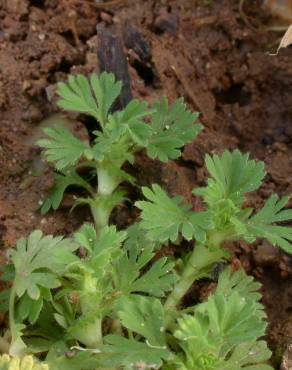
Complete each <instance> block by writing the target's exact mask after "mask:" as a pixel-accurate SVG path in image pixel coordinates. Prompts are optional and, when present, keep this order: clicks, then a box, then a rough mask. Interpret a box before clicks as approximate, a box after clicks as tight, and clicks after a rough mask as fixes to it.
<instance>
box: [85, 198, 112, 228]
mask: <svg viewBox="0 0 292 370" xmlns="http://www.w3.org/2000/svg"><path fill="white" fill-rule="evenodd" d="M90 210H91V213H92V216H93V220H94V224H95V228H96V231H97V232H98V231H99V230H101V229H102V228H103V227H104V226H106V225H108V222H109V217H110V214H111V211H112V209H111V208H109V207H104V206H103V205H102V204H96V203H93V204H91V205H90Z"/></svg>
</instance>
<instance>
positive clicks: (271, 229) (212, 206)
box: [136, 150, 292, 323]
mask: <svg viewBox="0 0 292 370" xmlns="http://www.w3.org/2000/svg"><path fill="white" fill-rule="evenodd" d="M206 166H207V168H208V171H209V173H210V178H209V179H208V184H207V186H206V187H203V188H199V189H195V190H194V194H195V195H198V196H200V197H202V198H203V200H204V202H205V204H206V206H207V208H206V210H205V211H201V212H193V211H192V210H191V207H190V206H187V205H185V204H184V203H183V200H182V198H181V197H176V198H173V199H171V198H169V197H168V196H167V194H166V193H165V192H164V190H162V189H161V188H160V186H158V185H153V186H152V189H151V188H143V193H144V195H145V197H146V198H147V201H139V202H137V203H136V205H137V207H138V208H140V209H141V210H142V214H141V217H142V222H141V227H142V228H144V229H145V230H146V231H147V236H148V237H149V239H151V240H159V241H161V242H167V241H168V240H170V241H175V240H176V239H177V238H178V236H179V234H182V236H183V237H184V238H186V239H187V240H195V241H196V246H195V247H194V249H193V252H192V253H191V254H190V256H189V258H188V259H187V261H186V263H185V266H184V269H183V272H182V274H181V276H180V277H179V279H178V282H177V283H176V285H175V287H174V289H173V291H172V293H171V294H170V295H169V296H168V298H167V301H166V304H165V308H166V309H167V310H168V314H167V318H166V320H167V322H168V323H171V321H172V320H173V317H172V316H173V312H175V308H176V306H177V305H178V304H179V302H180V300H181V298H182V297H183V296H184V295H185V294H186V292H187V291H188V289H189V288H190V286H191V285H192V284H193V282H194V281H195V280H197V279H200V278H202V277H206V276H209V273H210V271H211V270H212V268H213V266H214V264H215V263H216V262H219V261H221V260H224V259H228V256H229V255H228V253H227V251H225V250H224V249H222V244H223V243H224V242H226V241H237V240H244V241H246V242H247V243H252V242H253V241H255V240H256V238H265V239H267V240H268V241H269V242H270V243H271V244H273V245H275V246H278V247H280V248H281V249H283V250H284V251H286V252H289V253H292V246H291V244H290V242H291V241H292V228H291V227H289V226H280V225H277V223H278V222H286V221H290V220H292V210H290V209H289V210H283V208H284V207H285V205H286V204H287V203H288V197H284V198H282V199H279V198H278V197H277V196H276V195H272V196H271V197H270V198H269V199H268V200H267V202H266V203H265V205H264V206H263V208H262V209H261V210H260V211H258V212H257V213H255V212H254V210H253V209H252V208H245V207H244V200H245V195H246V193H248V192H251V191H254V190H256V189H258V188H259V187H260V185H261V183H262V179H263V177H264V175H265V171H264V164H263V163H262V162H256V161H254V160H250V159H249V156H248V155H247V154H244V155H243V154H241V153H240V152H239V151H238V150H235V151H234V152H229V151H225V152H224V153H223V154H222V155H221V156H218V155H214V156H213V157H210V156H209V155H207V156H206Z"/></svg>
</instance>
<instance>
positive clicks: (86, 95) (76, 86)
mask: <svg viewBox="0 0 292 370" xmlns="http://www.w3.org/2000/svg"><path fill="white" fill-rule="evenodd" d="M121 88H122V84H121V82H116V81H115V78H114V76H113V74H111V73H109V74H108V73H103V74H101V75H100V77H99V78H98V76H97V75H95V74H93V75H92V76H91V77H90V81H89V80H88V79H87V78H86V77H85V76H82V75H77V76H69V79H68V84H65V83H62V82H61V83H59V85H58V94H59V95H60V97H61V99H60V100H59V102H58V105H59V106H60V107H61V108H64V109H66V110H71V111H75V112H82V113H87V114H89V115H91V116H93V117H95V118H96V119H97V120H98V121H99V122H100V124H101V125H104V124H105V120H106V116H107V114H108V111H109V109H110V107H111V106H112V104H113V103H114V101H115V100H116V98H117V97H118V96H119V95H120V92H121Z"/></svg>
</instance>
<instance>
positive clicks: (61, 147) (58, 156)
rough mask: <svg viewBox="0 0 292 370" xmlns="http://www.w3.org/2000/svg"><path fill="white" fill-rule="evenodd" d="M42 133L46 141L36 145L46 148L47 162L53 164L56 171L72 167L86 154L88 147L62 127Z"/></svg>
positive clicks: (43, 140) (42, 140)
mask: <svg viewBox="0 0 292 370" xmlns="http://www.w3.org/2000/svg"><path fill="white" fill-rule="evenodd" d="M44 132H45V134H46V135H47V136H48V139H41V140H39V141H38V145H39V146H41V147H42V148H46V158H47V160H48V161H49V162H54V163H55V166H56V169H57V170H58V171H62V170H64V169H66V168H68V167H72V166H74V165H75V164H76V163H77V162H78V160H79V159H80V158H81V156H82V155H83V154H86V150H89V145H86V143H85V142H83V141H81V140H79V139H77V138H76V137H75V136H74V135H73V134H72V133H71V132H70V131H69V130H68V129H66V128H64V127H62V126H61V127H55V128H53V129H52V128H46V129H44Z"/></svg>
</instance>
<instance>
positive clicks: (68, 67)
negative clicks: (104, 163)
mask: <svg viewBox="0 0 292 370" xmlns="http://www.w3.org/2000/svg"><path fill="white" fill-rule="evenodd" d="M92 3H94V1H93V0H92V1H90V0H78V1H77V0H70V1H66V0H63V1H61V0H30V1H28V0H9V1H5V0H0V121H1V124H0V179H1V180H0V247H1V253H2V254H3V255H4V254H5V250H6V249H7V248H8V247H11V246H13V245H14V244H15V242H16V240H17V239H18V238H19V237H21V236H25V235H27V234H28V233H29V232H30V231H32V230H33V229H35V228H41V229H42V230H43V231H44V232H45V233H54V234H69V233H71V232H72V231H73V230H76V229H77V228H78V226H79V225H80V223H81V222H83V221H84V220H86V219H89V214H88V213H87V212H86V210H83V209H76V210H74V211H73V212H72V213H70V214H69V216H68V211H69V209H70V207H71V205H72V197H71V196H70V195H68V196H67V197H66V199H65V201H64V202H63V204H62V207H61V209H60V210H59V211H57V212H55V213H50V214H48V215H46V216H41V215H40V212H39V207H40V204H41V203H42V201H43V199H44V198H45V197H46V195H47V193H48V190H49V188H50V187H51V185H52V181H53V176H52V175H53V174H52V170H51V169H50V168H48V167H47V166H46V165H45V164H44V163H43V162H42V161H41V158H40V152H39V149H38V148H36V147H35V146H34V145H33V143H34V142H35V140H36V139H37V138H38V137H39V135H40V132H41V127H42V125H43V123H42V124H40V123H41V122H42V121H43V120H44V119H45V118H47V117H50V116H51V115H53V114H55V113H56V112H58V109H57V107H56V105H55V97H54V91H55V85H56V82H57V81H61V80H65V79H66V78H67V76H68V74H70V73H86V74H87V73H90V72H93V71H96V72H98V71H99V67H100V61H99V58H98V46H99V45H98V42H99V40H98V36H97V32H104V30H106V31H109V32H113V33H114V34H116V35H117V36H118V37H120V38H121V40H122V41H123V45H124V50H125V53H126V54H127V60H128V68H129V73H130V77H131V88H132V93H133V95H134V96H135V97H138V98H141V99H146V100H148V101H150V102H151V101H153V100H155V99H157V98H158V97H161V96H163V95H166V96H167V97H168V98H169V99H170V100H171V101H173V100H174V99H176V98H177V97H179V96H184V97H185V99H186V101H187V103H188V105H189V107H190V108H192V109H194V110H197V111H200V112H201V121H202V123H203V124H204V126H205V130H204V132H203V133H202V134H201V135H200V137H199V139H198V140H196V141H195V142H194V143H192V144H190V145H188V146H187V147H186V148H185V150H184V153H183V157H182V158H181V159H180V160H178V161H176V162H173V163H169V164H166V165H161V164H160V163H157V162H155V161H151V160H149V159H147V158H146V157H145V156H144V155H143V153H142V154H141V155H139V156H138V158H137V161H136V164H135V165H134V168H132V169H131V170H132V171H134V173H135V175H136V176H137V177H138V183H139V184H140V185H145V184H151V183H153V182H158V183H160V184H162V185H163V186H164V187H165V188H166V189H167V190H168V191H169V192H170V193H171V194H182V195H184V196H185V197H186V199H187V200H188V201H190V202H192V204H193V205H194V207H196V199H195V198H193V197H192V195H191V190H192V189H193V188H194V187H196V186H199V185H202V184H204V182H205V179H206V171H205V169H204V166H203V160H204V155H205V154H206V153H212V152H215V151H216V152H222V151H223V150H224V149H234V148H239V149H240V150H242V151H248V152H250V153H251V156H252V157H253V158H257V159H260V160H264V161H265V163H266V169H267V176H266V179H265V183H264V185H263V186H262V188H261V189H260V191H259V192H258V193H257V195H253V196H251V197H250V203H251V204H252V205H253V206H260V205H261V204H262V203H263V201H264V199H266V198H267V197H268V196H269V195H270V194H271V193H273V192H277V193H278V194H279V195H289V194H291V192H292V181H291V180H292V94H291V86H292V63H291V49H287V50H283V51H281V52H280V53H279V55H278V56H271V55H269V54H268V51H275V49H276V45H277V42H278V35H279V34H277V33H272V32H268V31H266V32H256V31H255V30H254V29H253V28H251V27H250V26H249V25H248V24H247V23H246V22H245V21H244V18H243V16H242V13H240V11H239V4H238V3H239V2H238V1H235V0H234V1H232V0H220V1H206V0H200V1H199V0H197V1H196V0H180V1H175V0H164V1H163V0H161V1H158V0H157V1H155V0H148V1H142V0H136V1H131V0H128V1H120V2H118V3H117V4H115V2H110V3H109V4H108V5H107V6H102V5H101V3H100V2H98V1H96V2H95V4H97V5H96V6H93V5H92ZM252 3H253V5H252V7H251V8H249V7H247V8H245V9H244V11H245V12H246V14H247V15H250V16H251V17H254V18H255V19H256V21H257V22H265V21H266V19H267V14H266V13H265V12H264V11H263V10H262V8H261V2H260V1H259V2H257V1H255V2H252ZM97 28H98V31H97ZM133 35H134V36H133ZM133 40H134V41H133ZM135 40H136V41H135ZM137 40H138V41H137ZM71 118H74V119H76V117H75V116H74V115H72V117H71ZM77 118H78V120H79V121H78V120H76V122H75V123H74V124H73V125H72V127H73V129H74V131H75V132H76V133H77V134H78V135H81V136H84V135H85V136H86V135H87V131H86V129H85V128H84V127H85V126H84V125H83V124H82V121H83V122H85V123H86V126H87V127H88V126H90V122H88V120H86V119H84V117H77ZM138 196H139V194H137V192H136V191H133V194H132V195H131V198H133V199H135V198H137V197H138ZM291 205H292V203H291ZM129 208H130V207H129V204H126V205H124V206H122V207H119V209H117V210H116V212H115V215H114V216H113V217H114V218H115V219H116V221H117V222H118V223H119V224H120V225H123V224H126V223H127V221H125V220H127V219H128V218H129V217H135V214H136V213H135V212H136V211H132V210H131V209H129ZM232 249H233V251H234V259H233V263H234V264H236V265H238V264H241V265H242V266H243V267H244V268H245V269H246V271H247V272H248V273H251V274H253V275H254V276H256V277H257V278H258V279H259V280H260V281H261V282H262V283H263V294H264V303H265V305H266V307H267V312H268V316H269V332H268V340H269V344H270V346H271V348H272V349H273V350H274V352H275V356H274V357H275V364H276V365H275V366H276V368H277V357H278V358H280V357H281V353H283V350H284V349H285V347H286V345H287V344H288V343H291V340H292V290H291V283H292V259H291V257H289V256H288V255H285V254H284V253H282V252H279V251H277V250H275V249H274V248H272V247H271V246H269V245H267V244H266V243H260V242H259V243H257V244H256V245H253V246H247V245H245V244H244V243H239V244H237V245H233V247H232Z"/></svg>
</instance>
